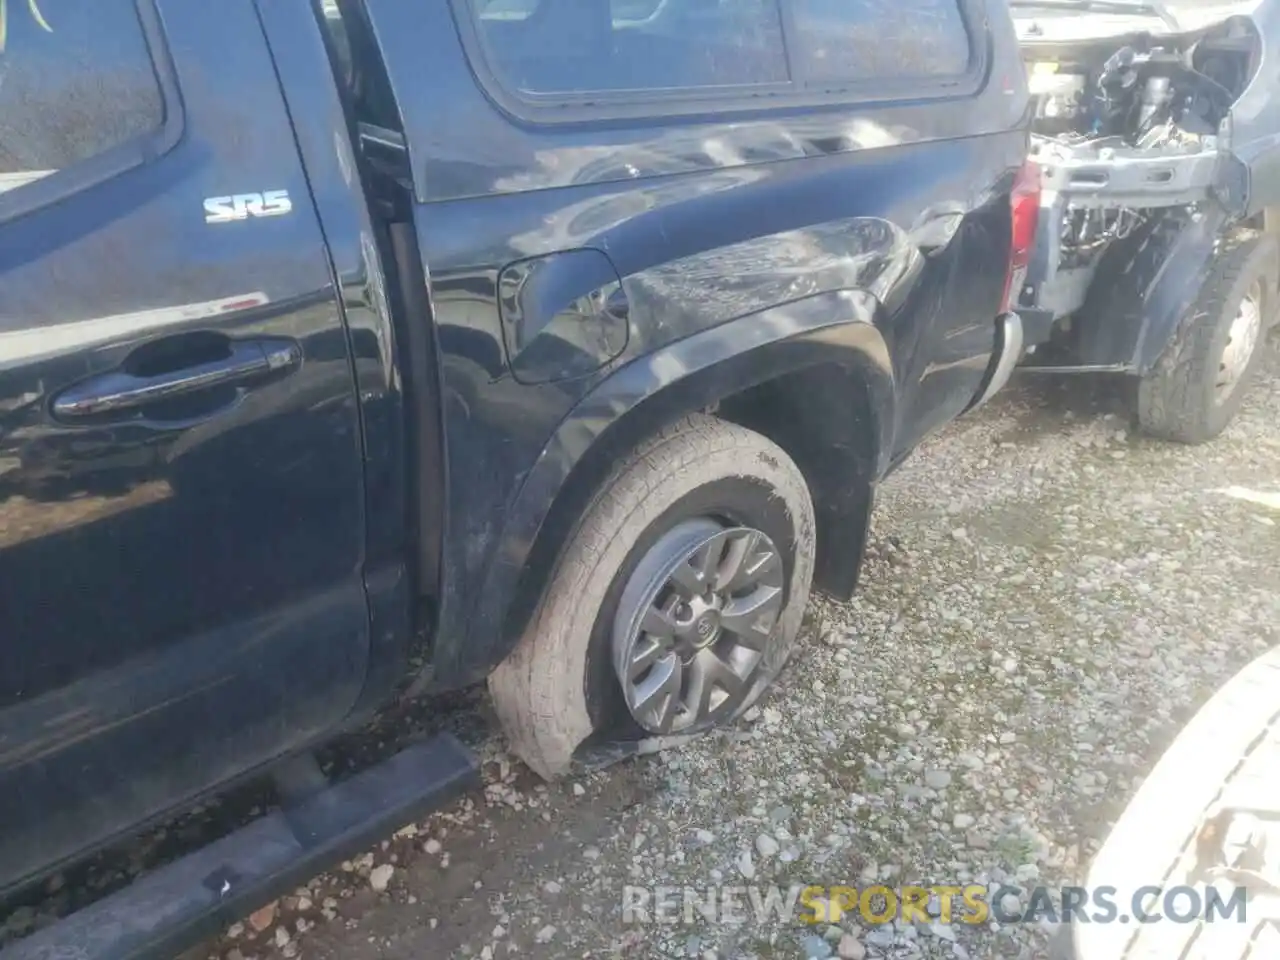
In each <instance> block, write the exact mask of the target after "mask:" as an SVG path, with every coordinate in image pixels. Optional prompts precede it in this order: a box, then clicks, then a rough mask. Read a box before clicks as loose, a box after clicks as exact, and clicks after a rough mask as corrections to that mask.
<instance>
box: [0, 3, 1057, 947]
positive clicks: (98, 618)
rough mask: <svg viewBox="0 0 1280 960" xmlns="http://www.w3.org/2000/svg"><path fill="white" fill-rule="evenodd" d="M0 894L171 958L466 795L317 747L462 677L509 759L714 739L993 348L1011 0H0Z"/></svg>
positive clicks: (1017, 255)
mask: <svg viewBox="0 0 1280 960" xmlns="http://www.w3.org/2000/svg"><path fill="white" fill-rule="evenodd" d="M0 47H2V52H0V894H5V893H8V894H12V893H13V892H14V891H18V890H22V889H30V888H31V886H32V885H33V884H35V883H37V882H39V880H40V879H41V878H42V877H44V876H47V875H49V874H50V873H51V872H53V871H56V870H59V869H62V868H64V867H66V866H67V865H68V864H71V863H73V862H76V861H78V860H81V859H83V858H84V857H85V856H87V855H88V854H90V853H91V852H93V851H94V850H96V849H100V848H102V847H103V846H104V845H106V844H108V843H111V842H113V841H116V840H119V839H121V838H123V837H126V836H128V835H129V834H131V833H133V832H136V831H137V830H139V829H141V828H142V827H143V826H144V825H146V824H148V823H153V822H156V821H157V820H158V819H160V818H164V817H166V816H169V815H172V814H173V813H174V812H175V811H178V810H180V809H182V808H184V807H186V806H190V805H192V804H195V803H197V802H199V800H200V799H201V798H202V797H205V796H208V795H209V794H211V793H212V792H216V791H220V790H224V789H226V788H227V787H228V786H229V785H231V784H234V783H237V782H240V781H244V780H246V779H250V778H263V777H265V778H270V780H271V781H273V782H274V785H275V788H276V790H277V793H278V796H279V800H280V803H279V808H278V809H277V810H276V812H274V813H271V814H269V815H267V816H264V817H263V818H262V819H260V820H257V821H255V822H253V823H251V824H249V825H248V826H247V827H245V828H243V829H241V830H239V831H238V832H235V833H232V834H231V835H229V836H227V837H225V838H224V839H222V840H219V841H218V842H216V843H214V844H213V845H212V846H209V847H206V848H204V849H200V850H197V851H195V852H192V853H190V854H189V855H188V856H186V857H185V858H183V859H181V860H178V861H176V862H174V863H172V864H171V865H169V866H167V867H165V868H163V869H161V870H159V871H157V872H155V873H153V874H151V875H148V876H145V877H143V878H142V879H140V880H139V881H137V882H136V883H135V884H134V885H133V886H132V887H130V888H128V889H126V890H124V891H122V892H120V893H117V894H115V895H113V896H111V897H108V898H107V899H104V900H101V901H99V902H98V903H96V904H94V905H92V906H89V907H86V908H85V909H83V910H80V911H78V912H76V913H74V914H72V915H71V916H69V917H68V918H67V919H65V920H63V921H61V922H60V923H59V924H57V925H55V926H53V927H52V928H48V929H45V930H43V931H40V932H38V933H36V934H34V935H32V936H30V937H28V938H26V939H24V940H21V941H18V942H16V943H15V944H13V945H11V946H10V947H9V948H8V949H7V950H6V952H5V954H4V956H5V958H6V960H8V958H9V957H11V956H12V957H45V956H53V955H57V956H76V957H95V958H96V957H125V956H138V955H159V956H163V955H165V954H166V953H168V954H172V953H173V952H174V951H175V950H176V948H177V947H178V946H180V945H181V944H182V943H185V942H188V941H189V940H190V938H191V937H193V936H197V935H198V934H199V933H201V932H207V931H208V930H209V929H210V928H211V925H215V924H217V923H219V922H225V921H226V920H228V919H231V918H233V917H234V916H236V915H237V914H240V913H242V912H244V911H246V910H247V909H251V908H253V907H254V906H255V905H256V904H258V903H260V902H264V901H265V900H267V899H270V897H271V896H273V895H275V894H278V893H279V892H280V890H282V889H288V888H289V885H290V884H291V883H293V882H295V881H296V880H297V878H298V877H300V876H304V875H305V874H306V873H307V871H310V870H314V869H317V868H318V867H320V866H322V865H323V864H324V863H325V862H327V861H329V860H332V859H333V858H334V857H337V856H340V855H343V854H344V852H345V851H349V850H351V849H353V848H356V847H358V846H359V845H360V844H363V843H366V842H368V840H369V839H370V837H372V836H376V835H378V834H379V833H380V832H382V831H387V830H390V829H393V828H394V827H395V826H396V825H397V824H398V823H400V822H404V821H407V820H408V819H410V818H412V817H414V816H416V815H417V814H418V813H419V812H420V811H421V810H422V809H424V808H425V807H429V806H431V805H432V804H434V803H438V802H440V801H441V799H442V798H443V797H444V796H446V795H447V794H448V793H449V792H450V791H451V790H453V789H458V788H461V787H462V786H464V785H465V784H467V783H469V782H470V781H471V779H472V778H473V777H474V774H475V771H474V762H473V760H472V758H471V757H470V755H469V754H468V753H467V751H465V750H464V749H463V748H462V747H461V746H460V745H459V744H458V743H457V742H456V741H452V740H450V739H448V738H441V739H438V740H434V741H432V742H430V743H426V744H422V745H418V746H414V747H412V748H410V749H409V750H408V751H407V752H406V753H403V754H401V755H399V756H397V757H395V758H394V759H392V760H391V761H388V762H386V763H384V764H382V765H380V766H376V767H374V768H372V769H369V770H366V771H364V772H363V773H361V774H359V775H357V776H355V777H354V778H351V779H348V780H345V781H343V782H340V783H327V782H325V781H324V778H323V777H322V776H321V775H320V768H319V766H318V765H317V763H316V762H315V760H314V755H313V753H312V751H313V750H314V749H315V748H316V747H317V746H318V745H320V744H323V743H324V742H326V741H327V740H330V739H332V738H333V737H334V736H335V734H337V733H339V732H341V731H344V730H348V729H351V728H353V727H355V726H358V725H360V724H361V723H363V722H365V721H367V720H368V719H369V718H370V717H371V716H372V715H373V714H374V713H375V712H376V711H377V710H378V709H379V708H380V707H382V706H384V705H386V704H387V703H389V702H391V701H393V700H395V699H396V698H404V697H412V696H418V695H420V694H423V693H427V692H430V691H433V690H446V689H450V688H458V687H461V686H463V685H468V684H474V683H476V682H478V681H482V680H484V679H486V678H488V681H489V685H490V689H491V691H492V694H493V697H494V701H495V705H496V709H497V712H498V714H499V716H500V718H501V720H502V722H503V725H504V727H505V732H506V734H507V736H508V738H509V740H510V742H511V744H512V746H513V749H514V750H515V751H516V752H517V753H518V754H519V755H520V756H521V757H522V758H523V759H524V760H525V761H527V762H528V764H529V765H530V766H531V767H532V768H533V769H534V770H535V771H536V772H537V773H539V774H541V775H543V776H547V777H552V776H555V775H557V774H559V773H561V772H563V771H565V770H566V769H569V768H570V767H571V766H572V765H573V764H574V763H577V762H582V763H590V762H594V761H593V758H595V760H599V758H601V757H607V756H617V755H619V754H620V753H621V754H625V752H626V751H627V750H628V749H631V748H632V746H634V745H636V744H646V743H653V742H654V741H657V742H665V741H663V738H667V737H678V736H683V735H692V734H695V733H697V732H698V731H700V730H703V729H706V728H707V727H709V726H712V725H714V724H716V723H720V722H723V721H726V720H730V719H732V718H733V717H735V716H737V715H738V714H739V713H740V712H741V711H743V710H744V709H746V707H747V706H748V705H749V704H750V703H751V702H752V701H753V700H755V699H756V698H757V697H758V696H759V694H760V693H761V692H762V690H763V689H764V688H765V686H766V685H767V684H768V683H769V682H770V681H771V680H772V679H773V678H774V677H775V676H776V675H777V673H778V672H779V670H780V669H781V668H782V666H783V663H784V661H785V659H786V656H787V653H788V650H789V647H790V645H791V643H792V641H793V639H794V638H795V635H796V633H797V630H798V627H799V625H800V620H801V615H802V613H803V611H804V608H805V605H806V602H807V599H808V596H809V593H810V588H811V586H812V587H814V588H816V589H819V590H822V591H824V592H826V593H828V594H830V595H834V596H836V597H847V596H848V595H849V594H850V592H851V591H852V590H853V589H854V585H855V581H856V579H857V574H858V568H859V563H860V560H861V555H862V550H863V542H864V538H865V534H866V530H867V524H868V515H869V512H870V510H871V507H872V501H873V494H874V491H875V489H876V484H877V481H878V480H879V479H880V478H882V477H883V476H884V475H885V474H886V473H887V472H888V471H889V470H890V469H891V468H892V467H893V466H894V465H896V464H897V463H898V462H899V461H900V460H901V459H902V458H903V457H904V456H905V455H906V454H907V453H908V452H909V451H910V450H911V449H912V447H913V446H914V445H915V444H916V443H917V442H918V441H919V440H920V439H921V438H922V437H923V436H924V435H925V434H926V433H927V432H929V431H930V430H932V429H934V428H936V427H938V426H940V425H942V424H944V423H946V422H947V421H949V420H951V419H952V418H954V417H956V416H958V415H959V414H961V413H963V412H964V411H965V410H967V409H969V408H971V407H973V406H974V405H976V404H977V403H979V402H981V401H982V400H984V399H985V398H986V397H987V396H989V395H990V394H991V393H992V392H994V391H995V390H997V389H998V388H999V387H1000V386H1001V384H1002V383H1003V382H1004V380H1005V379H1006V378H1007V376H1008V374H1009V371H1010V369H1011V368H1012V366H1013V365H1014V364H1015V362H1016V360H1017V359H1018V356H1019V354H1020V352H1021V351H1020V346H1021V336H1020V329H1021V327H1020V321H1019V319H1018V317H1017V315H1016V313H1014V312H1012V311H1011V310H1010V308H1009V304H1010V295H1011V291H1015V292H1016V290H1017V289H1018V288H1019V286H1020V282H1019V275H1020V271H1021V270H1023V269H1025V266H1026V262H1027V257H1028V253H1029V247H1030V244H1031V240H1032V237H1033V236H1034V230H1035V217H1036V211H1037V208H1038V205H1039V199H1038V196H1037V186H1036V181H1035V179H1034V178H1033V177H1030V176H1028V173H1027V168H1026V167H1025V165H1024V164H1025V158H1026V153H1027V149H1028V132H1027V123H1028V116H1029V114H1028V93H1027V86H1026V79H1025V75H1024V72H1023V69H1022V66H1021V64H1020V62H1019V57H1018V49H1017V44H1016V39H1015V36H1014V31H1013V26H1012V21H1011V19H1010V16H1009V14H1008V11H1007V10H1006V9H1005V7H1004V5H1003V3H1002V2H1001V0H909V2H907V0H904V2H900V3H897V4H895V5H893V6H892V7H889V6H882V5H875V4H866V5H864V4H859V3H853V4H845V3H831V2H829V0H752V2H746V3H721V2H715V0H711V2H706V0H613V2H612V3H609V2H603V0H600V2H592V3H581V2H577V0H493V2H485V0H453V2H444V0H439V2H432V3H426V2H408V0H343V2H338V3H336V4H333V3H324V4H321V3H318V2H317V3H316V4H314V5H310V4H307V3H302V2H295V3H280V2H255V0H219V2H217V3H189V2H179V0H10V2H9V3H8V4H7V5H6V4H3V3H0Z"/></svg>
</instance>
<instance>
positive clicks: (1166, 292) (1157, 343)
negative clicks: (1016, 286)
mask: <svg viewBox="0 0 1280 960" xmlns="http://www.w3.org/2000/svg"><path fill="white" fill-rule="evenodd" d="M1233 219H1234V218H1233V217H1232V215H1231V214H1230V213H1229V212H1228V211H1227V210H1226V209H1225V208H1223V207H1222V206H1220V205H1218V204H1207V205H1206V206H1205V207H1203V208H1202V209H1201V210H1199V211H1197V212H1196V213H1194V214H1192V215H1189V216H1186V217H1182V218H1178V219H1177V220H1172V219H1170V220H1165V221H1163V222H1158V223H1156V224H1154V225H1153V227H1152V228H1151V229H1150V230H1149V232H1148V233H1147V234H1146V235H1145V236H1142V237H1134V238H1133V240H1134V245H1129V244H1125V245H1124V246H1123V247H1121V246H1120V245H1117V247H1116V248H1113V250H1111V251H1108V252H1107V254H1104V259H1103V262H1102V263H1101V264H1099V267H1098V273H1097V275H1096V276H1095V277H1094V278H1093V281H1092V283H1091V286H1090V290H1089V295H1088V297H1087V298H1086V299H1085V303H1084V306H1083V307H1082V308H1081V309H1080V311H1079V312H1078V314H1077V316H1076V320H1075V322H1076V323H1077V324H1079V329H1078V331H1077V336H1076V340H1075V351H1074V352H1075V359H1076V361H1077V362H1078V363H1079V364H1080V365H1081V366H1082V367H1087V368H1096V369H1099V370H1104V369H1105V370H1113V371H1116V372H1122V373H1130V374H1137V375H1138V376H1143V375H1145V374H1147V373H1149V372H1150V371H1151V369H1152V368H1153V367H1154V366H1155V364H1156V361H1157V360H1159V359H1160V356H1161V354H1163V353H1164V351H1165V348H1166V347H1168V345H1169V342H1170V340H1171V339H1172V338H1173V335H1174V333H1175V332H1176V331H1177V329H1178V325H1179V324H1180V323H1181V322H1182V318H1183V317H1184V316H1185V315H1186V312H1187V311H1188V310H1189V309H1190V308H1191V305H1192V304H1193V303H1194V302H1195V299H1196V297H1197V296H1198V295H1199V293H1200V286H1201V284H1202V282H1203V280H1204V277H1205V275H1206V272H1207V267H1208V264H1209V263H1210V262H1211V261H1212V260H1213V258H1214V256H1215V255H1216V253H1217V248H1218V242H1219V240H1220V239H1221V238H1222V237H1223V235H1224V233H1225V232H1226V231H1227V230H1229V229H1230V226H1231V224H1232V222H1233ZM1135 246H1136V249H1135ZM1046 369H1048V370H1052V369H1053V365H1049V366H1048V367H1046Z"/></svg>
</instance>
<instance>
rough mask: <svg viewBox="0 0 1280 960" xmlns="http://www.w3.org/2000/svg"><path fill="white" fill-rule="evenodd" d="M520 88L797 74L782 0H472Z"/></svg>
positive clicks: (508, 75) (707, 84)
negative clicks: (786, 40)
mask: <svg viewBox="0 0 1280 960" xmlns="http://www.w3.org/2000/svg"><path fill="white" fill-rule="evenodd" d="M466 6H467V8H468V9H469V11H470V15H471V16H472V18H473V20H474V21H475V24H476V27H477V30H478V32H479V35H480V39H481V43H482V44H483V47H484V55H485V58H486V60H487V61H488V64H489V67H490V69H491V70H492V71H493V73H495V74H496V76H497V79H498V82H499V83H501V84H502V85H503V86H504V87H505V88H506V89H507V90H508V91H510V92H512V93H516V94H534V95H537V94H566V95H567V94H580V93H588V92H608V91H633V90H643V91H658V92H661V91H672V92H685V91H688V90H691V89H692V90H697V89H705V88H716V87H741V86H750V85H759V84H773V83H781V82H785V81H786V80H788V79H789V74H788V70H787V58H786V53H785V51H784V49H783V42H782V20H781V13H780V11H779V9H778V0H467V2H466Z"/></svg>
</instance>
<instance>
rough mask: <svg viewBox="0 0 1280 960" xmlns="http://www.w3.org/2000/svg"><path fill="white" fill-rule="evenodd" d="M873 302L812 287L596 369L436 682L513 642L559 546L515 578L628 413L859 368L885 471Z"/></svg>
mask: <svg viewBox="0 0 1280 960" xmlns="http://www.w3.org/2000/svg"><path fill="white" fill-rule="evenodd" d="M877 311H878V303H877V301H876V299H875V298H874V297H873V296H872V295H871V294H869V293H865V292H862V291H836V292H828V293H822V294H816V295H814V296H812V297H807V298H804V299H801V300H796V301H793V302H790V303H786V304H783V305H780V306H775V307H771V308H768V309H765V310H762V311H760V312H758V313H754V314H748V315H746V316H743V317H740V318H738V319H736V320H732V321H729V322H727V323H724V324H721V325H719V326H717V327H713V328H711V329H708V330H704V331H702V332H700V333H697V334H694V335H693V336H690V337H687V338H685V339H683V340H679V341H676V342H674V343H671V344H669V345H667V346H665V347H663V348H661V349H659V350H657V351H654V352H653V353H650V354H647V355H645V356H642V357H640V358H637V359H635V360H632V361H631V362H630V363H627V364H626V365H625V366H622V367H619V368H618V369H616V370H615V371H613V372H612V373H611V374H609V375H608V376H606V377H605V378H604V379H603V380H601V381H600V382H599V383H598V384H597V385H596V386H595V388H594V389H592V390H591V391H590V392H589V393H588V394H586V395H585V396H584V397H583V398H582V399H581V400H580V401H579V402H578V403H577V404H576V405H575V406H574V407H573V409H572V410H571V411H570V412H569V414H568V415H567V416H566V417H565V418H564V419H563V420H562V421H561V422H560V424H559V426H558V427H557V428H556V430H555V432H554V433H553V434H552V435H551V437H550V438H549V440H548V441H547V443H546V444H545V446H544V447H543V450H542V452H541V454H540V455H539V457H538V458H537V460H536V461H535V462H534V464H533V466H532V467H531V468H530V470H529V472H528V474H527V475H526V477H525V478H524V481H523V483H522V484H521V486H520V488H519V490H518V491H517V493H516V495H515V497H514V498H513V500H512V502H511V504H510V506H509V509H508V511H507V517H506V522H505V523H504V525H503V528H502V530H503V532H502V536H501V540H500V545H499V548H498V549H497V550H496V551H495V554H494V557H493V560H492V561H491V562H490V563H489V565H488V567H487V569H486V571H485V574H484V577H483V584H482V586H481V589H480V590H479V591H478V592H477V594H476V597H477V600H476V602H475V604H474V607H473V609H472V610H471V611H469V616H467V618H466V620H465V627H464V632H465V637H459V638H457V640H458V641H460V642H446V644H444V645H443V647H444V648H443V649H438V650H437V651H436V653H437V659H436V677H437V680H438V681H439V684H440V686H445V687H452V686H456V685H458V684H460V683H463V682H468V681H469V680H475V679H479V678H480V677H482V676H483V675H485V674H487V673H488V671H489V670H490V669H492V667H493V666H495V665H496V664H497V663H499V662H501V660H502V659H503V658H504V657H505V656H506V655H507V654H508V653H509V652H510V649H511V647H512V646H513V645H514V644H515V642H516V640H517V639H518V638H519V635H520V632H521V631H522V630H523V627H524V624H525V622H526V620H527V617H528V616H529V615H530V614H531V613H532V612H533V609H534V607H535V606H536V602H537V598H538V596H540V595H541V590H542V585H543V584H545V577H546V576H549V568H550V567H551V565H553V564H554V562H555V560H556V556H557V555H558V552H559V547H560V543H557V544H556V545H555V549H554V550H552V551H550V552H549V553H548V554H547V555H545V556H543V557H542V558H541V559H542V560H543V561H545V562H544V563H542V564H539V570H538V571H536V572H537V573H539V574H541V575H542V576H543V579H542V580H541V581H540V583H539V586H538V588H537V589H536V590H533V591H525V590H523V589H522V581H523V580H524V578H525V571H526V567H527V566H528V565H529V564H530V560H531V555H532V554H533V552H534V547H535V544H538V543H539V540H540V537H542V536H543V534H544V528H545V527H546V525H547V521H548V518H549V517H550V516H551V515H552V511H553V509H554V508H555V506H556V505H557V503H558V502H560V501H561V498H562V497H564V496H565V495H566V490H567V487H568V485H569V481H570V479H571V477H572V476H573V474H574V472H575V470H576V469H578V468H579V467H580V466H581V465H582V463H583V461H584V458H585V457H586V455H587V454H588V451H590V450H592V449H594V448H596V447H597V445H598V444H599V443H600V441H601V440H602V439H604V438H606V437H608V436H609V435H610V434H622V435H623V439H624V442H625V434H626V433H627V430H626V428H625V427H624V426H623V425H624V424H629V423H630V424H636V423H637V421H643V422H644V423H646V424H653V423H656V422H663V421H667V422H669V420H671V419H676V418H678V417H679V416H681V415H683V414H684V413H688V412H692V411H694V410H702V409H708V408H710V407H713V406H715V405H716V404H717V403H718V402H719V401H720V400H721V399H723V398H725V397H727V396H730V395H732V394H735V393H738V392H739V391H742V390H745V389H747V388H750V387H752V386H756V385H759V384H762V383H766V382H768V381H770V380H773V379H775V378H777V377H779V376H782V375H784V374H787V373H794V372H796V371H801V370H804V369H806V368H810V367H817V366H828V367H829V366H831V365H833V364H837V365H840V366H843V367H846V368H852V369H853V370H854V371H856V375H857V377H858V380H859V382H860V383H862V384H864V385H865V387H866V389H867V391H868V408H869V409H870V410H871V411H873V412H874V415H875V416H874V422H873V423H872V424H871V425H870V427H871V434H872V439H871V441H870V442H871V443H872V444H873V445H874V452H875V469H874V476H875V477H879V476H881V475H883V473H884V472H885V470H886V469H887V466H888V457H889V452H890V450H891V448H892V443H891V431H892V429H893V424H894V404H895V398H896V391H895V383H894V376H893V367H892V363H891V360H890V354H889V348H888V344H887V343H886V342H885V339H884V336H883V335H882V334H881V332H880V330H879V329H878V328H877V327H876V325H875V319H876V316H877ZM642 410H643V411H644V414H643V415H638V414H640V411H642ZM831 415H832V420H831V422H832V423H833V424H850V426H849V429H853V427H854V426H856V427H857V429H860V430H862V431H864V432H865V431H866V429H867V425H866V424H860V425H854V424H852V423H851V420H852V418H850V417H843V418H841V417H840V416H839V411H837V410H833V411H832V412H831ZM833 442H834V443H835V444H836V446H840V445H841V441H839V440H838V439H837V440H835V441H833ZM833 452H835V451H834V450H833ZM850 452H851V451H850ZM833 461H837V462H838V457H833ZM526 594H527V595H526Z"/></svg>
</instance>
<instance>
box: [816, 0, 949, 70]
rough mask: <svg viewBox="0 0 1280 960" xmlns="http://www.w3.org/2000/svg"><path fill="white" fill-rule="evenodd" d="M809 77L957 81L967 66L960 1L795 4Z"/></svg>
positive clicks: (837, 0)
mask: <svg viewBox="0 0 1280 960" xmlns="http://www.w3.org/2000/svg"><path fill="white" fill-rule="evenodd" d="M791 6H792V9H793V10H794V17H795V25H796V37H795V40H794V44H793V46H794V50H793V53H794V56H795V57H796V59H797V61H798V62H801V63H803V64H804V65H805V71H806V72H807V74H808V75H809V77H810V78H812V79H814V80H822V81H837V82H838V81H845V80H848V81H857V80H872V79H876V78H883V77H895V78H900V77H935V76H939V77H955V76H960V75H961V74H963V73H965V72H966V71H967V69H968V66H969V34H968V32H967V31H966V30H965V26H964V19H963V17H962V16H961V14H960V8H959V6H958V5H957V0H791Z"/></svg>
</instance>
